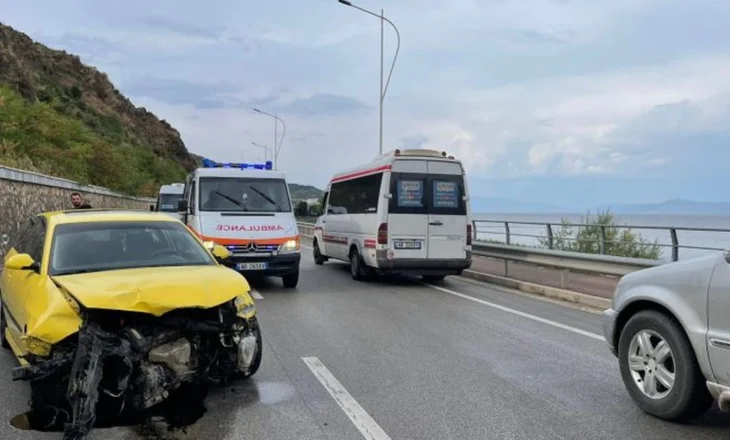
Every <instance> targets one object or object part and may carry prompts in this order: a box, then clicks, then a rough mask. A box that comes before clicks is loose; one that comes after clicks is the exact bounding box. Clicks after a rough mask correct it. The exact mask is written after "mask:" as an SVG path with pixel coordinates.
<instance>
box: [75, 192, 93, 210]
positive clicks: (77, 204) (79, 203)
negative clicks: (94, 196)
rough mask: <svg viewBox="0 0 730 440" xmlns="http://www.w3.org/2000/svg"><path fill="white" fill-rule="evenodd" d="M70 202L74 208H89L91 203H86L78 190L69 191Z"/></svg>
mask: <svg viewBox="0 0 730 440" xmlns="http://www.w3.org/2000/svg"><path fill="white" fill-rule="evenodd" d="M71 204H72V205H74V209H91V205H89V204H88V203H86V202H85V201H84V198H83V196H81V193H78V192H73V193H71Z"/></svg>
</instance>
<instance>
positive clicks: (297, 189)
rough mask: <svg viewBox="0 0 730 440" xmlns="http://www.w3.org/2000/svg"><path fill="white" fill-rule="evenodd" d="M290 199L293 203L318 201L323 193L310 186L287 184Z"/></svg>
mask: <svg viewBox="0 0 730 440" xmlns="http://www.w3.org/2000/svg"><path fill="white" fill-rule="evenodd" d="M289 191H290V192H291V198H292V200H294V201H299V200H309V199H320V198H322V196H323V195H324V191H322V190H321V189H319V188H316V187H314V186H311V185H298V184H296V183H290V184H289Z"/></svg>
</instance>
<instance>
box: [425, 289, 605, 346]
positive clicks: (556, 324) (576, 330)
mask: <svg viewBox="0 0 730 440" xmlns="http://www.w3.org/2000/svg"><path fill="white" fill-rule="evenodd" d="M423 284H424V285H426V286H428V287H430V288H432V289H436V290H438V291H440V292H443V293H448V294H449V295H454V296H458V297H460V298H464V299H468V300H469V301H474V302H475V303H479V304H482V305H485V306H489V307H493V308H495V309H498V310H502V311H504V312H507V313H513V314H515V315H518V316H522V317H523V318H527V319H531V320H533V321H537V322H542V323H543V324H547V325H551V326H553V327H557V328H561V329H563V330H567V331H569V332H573V333H577V334H579V335H583V336H587V337H589V338H593V339H596V340H599V341H603V336H601V335H597V334H595V333H591V332H587V331H585V330H581V329H579V328H576V327H571V326H569V325H565V324H561V323H559V322H555V321H551V320H549V319H545V318H541V317H539V316H535V315H531V314H529V313H525V312H520V311H519V310H515V309H510V308H509V307H505V306H500V305H499V304H494V303H491V302H489V301H484V300H483V299H479V298H474V297H473V296H469V295H464V294H463V293H459V292H455V291H453V290H451V289H446V288H443V287H440V286H434V285H433V284H428V283H423Z"/></svg>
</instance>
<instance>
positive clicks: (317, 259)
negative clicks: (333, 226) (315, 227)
mask: <svg viewBox="0 0 730 440" xmlns="http://www.w3.org/2000/svg"><path fill="white" fill-rule="evenodd" d="M312 254H313V256H314V264H316V265H318V266H321V265H323V264H324V263H326V262H327V257H325V256H324V255H322V251H320V250H319V243H318V242H317V239H315V240H314V243H312Z"/></svg>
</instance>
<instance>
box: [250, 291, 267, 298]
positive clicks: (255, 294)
mask: <svg viewBox="0 0 730 440" xmlns="http://www.w3.org/2000/svg"><path fill="white" fill-rule="evenodd" d="M251 296H253V298H254V299H264V297H263V295H261V294H260V293H259V291H258V290H256V289H251Z"/></svg>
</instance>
